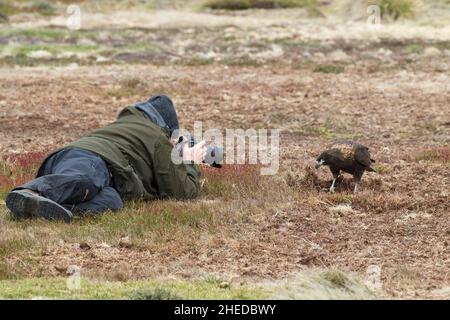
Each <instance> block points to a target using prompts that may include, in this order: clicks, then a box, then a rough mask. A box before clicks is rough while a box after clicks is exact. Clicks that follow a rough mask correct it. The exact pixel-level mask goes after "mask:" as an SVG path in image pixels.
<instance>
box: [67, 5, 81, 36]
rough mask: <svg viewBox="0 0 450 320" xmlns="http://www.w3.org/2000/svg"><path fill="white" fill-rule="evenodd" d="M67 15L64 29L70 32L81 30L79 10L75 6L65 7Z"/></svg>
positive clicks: (78, 7)
mask: <svg viewBox="0 0 450 320" xmlns="http://www.w3.org/2000/svg"><path fill="white" fill-rule="evenodd" d="M66 13H67V14H68V17H67V20H66V27H67V29H70V30H79V29H80V28H81V8H80V6H78V5H76V4H71V5H70V6H68V7H67V10H66Z"/></svg>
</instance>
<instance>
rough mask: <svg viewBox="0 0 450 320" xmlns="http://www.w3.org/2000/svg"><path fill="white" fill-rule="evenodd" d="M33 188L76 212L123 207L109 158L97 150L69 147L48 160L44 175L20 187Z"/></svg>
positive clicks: (101, 210)
mask: <svg viewBox="0 0 450 320" xmlns="http://www.w3.org/2000/svg"><path fill="white" fill-rule="evenodd" d="M16 189H30V190H34V191H37V192H39V193H40V194H41V195H42V196H44V197H46V198H48V199H50V200H53V201H55V202H57V203H59V204H61V205H63V206H64V207H66V208H67V209H69V210H71V211H72V212H73V213H74V214H77V213H78V214H83V213H87V212H91V213H100V212H103V211H106V210H118V209H121V208H122V207H123V202H122V199H121V198H120V195H119V193H118V192H117V191H116V189H114V187H113V183H112V180H111V175H110V173H109V170H108V167H107V165H106V163H105V161H104V160H103V159H102V158H101V157H100V156H99V155H97V154H95V153H93V152H89V151H85V150H81V149H77V148H65V149H63V150H61V151H59V152H58V153H56V154H54V155H53V156H52V157H50V158H49V159H48V160H47V161H46V163H45V164H44V170H43V174H42V176H40V177H38V178H36V179H34V180H32V181H30V182H28V183H26V184H24V185H22V186H20V187H18V188H16Z"/></svg>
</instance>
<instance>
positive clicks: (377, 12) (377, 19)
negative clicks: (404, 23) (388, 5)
mask: <svg viewBox="0 0 450 320" xmlns="http://www.w3.org/2000/svg"><path fill="white" fill-rule="evenodd" d="M366 12H367V14H368V17H367V20H366V24H367V28H369V30H379V29H380V28H381V8H380V6H378V5H375V4H374V5H370V6H368V7H367V11H366Z"/></svg>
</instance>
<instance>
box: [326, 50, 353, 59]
mask: <svg viewBox="0 0 450 320" xmlns="http://www.w3.org/2000/svg"><path fill="white" fill-rule="evenodd" d="M328 58H329V59H330V60H332V61H349V60H350V56H349V55H348V54H346V53H345V52H344V51H342V50H336V51H333V52H331V53H330V54H329V55H328Z"/></svg>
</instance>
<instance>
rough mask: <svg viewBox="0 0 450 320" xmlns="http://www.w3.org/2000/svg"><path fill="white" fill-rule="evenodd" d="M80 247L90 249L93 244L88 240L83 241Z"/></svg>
mask: <svg viewBox="0 0 450 320" xmlns="http://www.w3.org/2000/svg"><path fill="white" fill-rule="evenodd" d="M80 249H82V250H89V249H91V246H90V245H89V244H88V243H87V242H81V243H80Z"/></svg>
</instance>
